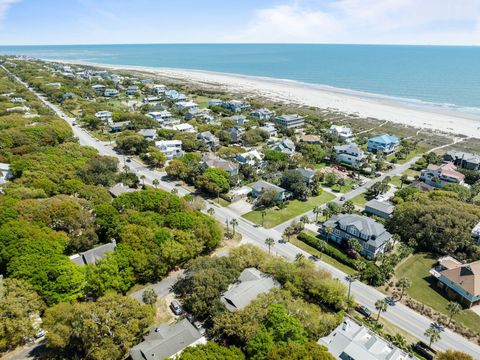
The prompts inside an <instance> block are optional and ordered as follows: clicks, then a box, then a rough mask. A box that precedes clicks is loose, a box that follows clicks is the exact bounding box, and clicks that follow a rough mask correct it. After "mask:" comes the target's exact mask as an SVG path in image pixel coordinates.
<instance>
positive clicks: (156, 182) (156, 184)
mask: <svg viewBox="0 0 480 360" xmlns="http://www.w3.org/2000/svg"><path fill="white" fill-rule="evenodd" d="M152 185H153V186H155V187H158V185H160V181H158V179H153V181H152Z"/></svg>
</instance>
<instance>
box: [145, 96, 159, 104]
mask: <svg viewBox="0 0 480 360" xmlns="http://www.w3.org/2000/svg"><path fill="white" fill-rule="evenodd" d="M161 100H162V99H161V98H159V97H158V96H147V97H145V98H143V103H144V104H152V103H156V102H159V101H161Z"/></svg>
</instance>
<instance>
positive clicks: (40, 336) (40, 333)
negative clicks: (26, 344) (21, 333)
mask: <svg viewBox="0 0 480 360" xmlns="http://www.w3.org/2000/svg"><path fill="white" fill-rule="evenodd" d="M46 334H47V332H46V331H45V330H43V329H39V330H38V331H37V333H36V334H35V339H40V338H42V337H44V336H45V335H46Z"/></svg>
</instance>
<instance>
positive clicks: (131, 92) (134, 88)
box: [126, 85, 140, 96]
mask: <svg viewBox="0 0 480 360" xmlns="http://www.w3.org/2000/svg"><path fill="white" fill-rule="evenodd" d="M139 92H140V89H139V88H138V86H136V85H132V86H129V87H128V88H127V91H126V94H127V95H129V96H133V95H137V94H138V93H139Z"/></svg>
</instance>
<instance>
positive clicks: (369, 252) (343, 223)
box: [320, 214, 392, 259]
mask: <svg viewBox="0 0 480 360" xmlns="http://www.w3.org/2000/svg"><path fill="white" fill-rule="evenodd" d="M328 229H332V230H333V232H331V233H330V232H329V230H328ZM320 233H321V234H322V235H323V236H325V237H327V238H328V239H329V240H333V241H335V242H336V243H338V244H340V245H342V244H343V243H344V242H345V241H347V240H348V239H351V238H353V239H357V240H358V241H359V242H360V244H361V245H362V247H363V250H362V251H361V254H362V255H363V256H365V257H366V258H367V259H373V258H375V257H376V256H377V255H379V254H383V253H385V252H386V251H387V250H389V249H388V248H389V244H390V242H391V240H392V234H390V233H389V232H388V231H387V230H386V229H385V226H383V225H382V224H380V223H379V222H376V221H375V220H373V219H372V218H369V217H367V216H363V215H357V214H340V215H335V216H333V217H331V218H330V219H329V220H327V221H325V222H324V223H323V225H322V227H321V229H320Z"/></svg>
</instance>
